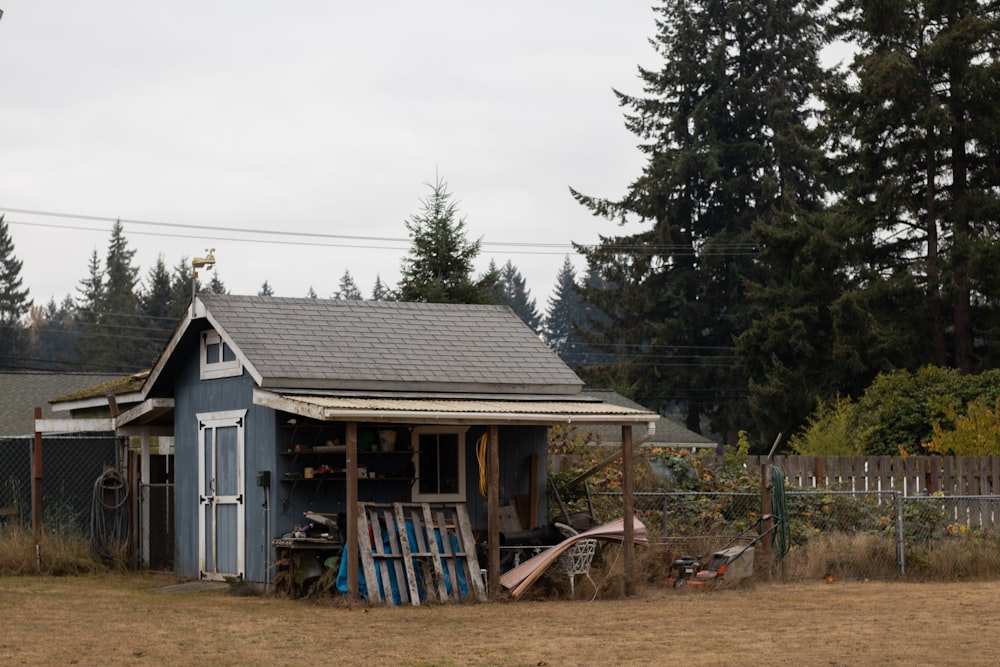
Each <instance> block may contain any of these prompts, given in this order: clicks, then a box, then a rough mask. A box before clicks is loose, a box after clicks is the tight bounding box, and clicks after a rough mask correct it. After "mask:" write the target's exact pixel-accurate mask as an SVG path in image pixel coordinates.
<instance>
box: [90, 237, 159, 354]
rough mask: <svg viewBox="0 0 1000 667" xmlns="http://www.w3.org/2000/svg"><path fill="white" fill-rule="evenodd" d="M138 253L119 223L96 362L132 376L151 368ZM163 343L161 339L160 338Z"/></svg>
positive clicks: (111, 245)
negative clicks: (140, 295) (136, 261)
mask: <svg viewBox="0 0 1000 667" xmlns="http://www.w3.org/2000/svg"><path fill="white" fill-rule="evenodd" d="M134 258H135V250H134V249H132V248H130V247H129V245H128V240H127V239H126V238H125V228H124V227H123V226H122V224H121V222H120V221H118V222H115V224H114V226H113V227H112V229H111V239H110V240H109V242H108V252H107V256H106V257H105V260H104V271H105V283H104V290H103V293H102V297H101V301H100V302H99V304H100V309H99V313H98V322H99V326H100V338H99V339H98V346H97V347H98V349H99V350H100V352H99V353H98V355H97V356H96V357H94V358H93V360H94V361H95V362H98V363H100V364H101V365H102V366H103V367H105V368H107V369H108V370H116V371H118V372H122V373H131V372H135V371H138V370H143V369H146V368H149V367H150V365H151V363H152V358H151V355H150V344H149V339H150V336H149V334H150V331H149V329H148V327H147V326H146V322H145V321H144V319H143V316H142V313H141V312H140V299H139V292H138V287H139V268H138V267H137V266H135V265H134V264H133V259H134ZM157 338H158V339H159V337H158V336H157Z"/></svg>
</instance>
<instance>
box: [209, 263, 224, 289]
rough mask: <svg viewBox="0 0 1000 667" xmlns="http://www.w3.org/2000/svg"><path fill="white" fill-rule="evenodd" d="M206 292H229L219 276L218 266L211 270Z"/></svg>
mask: <svg viewBox="0 0 1000 667" xmlns="http://www.w3.org/2000/svg"><path fill="white" fill-rule="evenodd" d="M208 293H209V294H229V290H227V289H226V285H225V284H224V283H223V282H222V279H221V278H219V268H218V267H216V268H215V270H214V271H212V279H211V280H209V281H208Z"/></svg>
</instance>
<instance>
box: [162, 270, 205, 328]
mask: <svg viewBox="0 0 1000 667" xmlns="http://www.w3.org/2000/svg"><path fill="white" fill-rule="evenodd" d="M193 274H194V269H193V268H192V266H191V260H190V258H188V257H181V259H180V261H179V262H177V263H176V264H174V270H173V273H171V275H170V292H171V295H172V296H171V298H170V315H171V317H173V319H174V320H175V321H177V320H179V319H180V318H181V317H183V316H184V311H185V310H187V309H188V308H189V307H190V306H191V281H192V280H195V288H196V290H197V291H199V292H200V291H201V282H200V281H199V280H198V279H197V278H194V276H193Z"/></svg>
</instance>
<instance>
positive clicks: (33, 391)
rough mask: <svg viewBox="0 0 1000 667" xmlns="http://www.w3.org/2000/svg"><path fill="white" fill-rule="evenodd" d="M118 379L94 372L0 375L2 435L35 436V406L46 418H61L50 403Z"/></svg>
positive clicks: (12, 373) (31, 372)
mask: <svg viewBox="0 0 1000 667" xmlns="http://www.w3.org/2000/svg"><path fill="white" fill-rule="evenodd" d="M116 377H117V376H115V375H98V374H94V373H45V372H36V371H25V372H11V373H0V436H11V435H16V436H24V435H32V434H34V432H35V408H36V407H40V408H42V418H43V419H52V418H53V417H58V416H62V415H56V414H54V413H53V412H52V409H51V407H50V406H49V400H51V399H53V398H56V397H59V396H65V395H67V394H72V393H74V392H77V391H80V390H81V389H86V388H87V387H92V386H94V385H97V384H100V383H102V382H107V381H109V380H113V379H115V378H116Z"/></svg>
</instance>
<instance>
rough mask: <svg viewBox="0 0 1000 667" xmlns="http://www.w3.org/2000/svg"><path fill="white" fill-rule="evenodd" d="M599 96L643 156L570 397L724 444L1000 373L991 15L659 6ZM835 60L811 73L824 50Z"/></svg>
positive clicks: (924, 9) (721, 4)
mask: <svg viewBox="0 0 1000 667" xmlns="http://www.w3.org/2000/svg"><path fill="white" fill-rule="evenodd" d="M655 11H656V13H657V19H656V34H655V36H654V37H653V39H652V40H651V42H652V44H653V45H654V46H655V47H656V49H657V52H658V53H659V55H660V60H659V66H658V67H649V68H646V67H640V68H639V80H640V82H641V84H642V92H641V93H639V94H628V93H624V92H616V95H617V99H618V101H619V103H620V105H621V106H622V108H623V109H624V110H625V124H626V127H627V128H628V129H629V130H630V131H631V132H632V133H633V134H634V135H635V136H636V137H637V138H638V140H639V149H640V150H641V151H642V152H643V154H644V155H645V157H646V161H645V164H644V166H643V167H642V170H641V173H640V174H638V175H637V176H636V177H635V178H634V180H633V181H632V182H631V183H630V184H629V186H628V187H627V188H626V190H625V192H624V194H622V195H621V196H619V197H599V196H593V195H590V194H586V193H582V192H579V191H576V190H573V191H572V194H573V196H574V197H575V198H576V199H577V200H578V201H579V202H580V203H581V204H582V205H583V206H585V207H587V208H588V209H589V210H590V211H592V212H593V214H594V215H597V216H600V217H603V218H607V219H608V220H610V221H613V222H619V223H629V224H634V225H637V226H638V227H639V228H640V231H638V232H636V233H622V234H619V235H613V234H608V235H607V236H604V237H602V239H601V242H600V243H599V244H597V245H596V246H594V247H580V248H579V250H580V252H582V253H583V254H584V255H585V256H586V258H587V261H588V266H589V267H590V269H591V270H594V271H596V273H597V275H598V276H600V278H601V279H602V280H601V281H600V284H599V285H597V286H595V287H587V288H585V300H586V301H587V302H589V303H591V304H593V305H594V306H596V307H597V308H599V309H600V310H601V311H602V312H603V313H604V315H605V317H606V320H605V321H604V322H603V323H598V326H597V327H596V329H595V331H594V332H592V334H591V335H590V336H589V337H588V340H589V341H590V342H592V343H593V344H596V345H598V346H599V347H600V348H602V349H613V350H614V351H615V352H616V358H615V360H614V361H613V363H611V364H607V365H605V366H604V367H602V368H593V369H589V372H588V373H587V377H588V378H589V379H592V380H593V379H595V378H598V379H601V380H603V383H605V384H610V385H613V386H615V387H618V388H620V389H621V390H622V391H625V392H627V393H629V394H630V395H632V396H634V397H635V398H636V399H637V400H639V401H640V402H641V403H644V404H646V405H649V406H650V407H653V408H657V409H660V410H663V411H669V410H672V409H677V410H679V411H680V412H681V413H682V414H683V415H684V417H685V418H686V421H687V425H688V426H689V427H690V428H692V429H693V430H696V431H697V430H701V429H703V428H705V427H706V426H707V427H708V428H709V429H710V430H711V431H714V432H716V433H720V434H723V435H724V436H725V439H726V440H727V441H728V442H735V441H736V437H737V432H738V431H739V430H743V429H746V430H748V431H750V433H751V434H752V436H753V437H754V439H755V440H756V442H758V443H760V445H764V444H769V443H770V442H771V441H772V439H774V438H775V437H776V436H777V434H778V433H779V432H784V433H785V434H786V435H788V434H790V433H794V432H796V431H797V430H799V429H800V427H801V426H802V425H803V424H804V423H805V422H806V420H807V419H808V417H809V415H810V414H811V413H813V411H814V410H816V409H817V407H819V406H821V405H822V404H823V403H824V401H831V400H835V398H836V397H837V396H838V395H839V396H842V397H851V396H853V397H858V396H859V395H861V394H862V393H863V392H864V391H865V390H866V389H867V388H868V387H869V385H870V384H871V383H872V382H873V380H874V379H875V378H876V377H878V376H879V374H881V373H888V372H893V371H897V370H900V369H911V370H913V369H917V368H920V367H922V366H925V365H935V366H939V367H950V368H954V369H957V370H958V371H959V372H960V373H962V374H971V373H978V372H982V371H984V370H987V369H991V368H995V367H997V366H998V364H1000V356H998V352H1000V347H998V343H1000V339H998V337H997V332H998V331H1000V282H998V281H997V280H996V274H997V271H998V267H1000V261H998V260H1000V243H998V222H1000V189H998V186H1000V160H998V157H1000V156H998V151H1000V122H998V121H1000V104H998V102H1000V62H998V54H1000V39H998V37H1000V31H998V26H1000V23H998V21H1000V4H998V3H995V2H980V1H975V0H950V1H949V2H934V1H931V0H868V1H866V2H858V1H857V0H839V1H837V2H834V3H826V2H822V1H820V0H772V1H770V2H766V3H764V2H758V1H757V0H725V1H724V0H662V1H661V2H659V3H658V4H657V6H656V8H655ZM837 42H842V43H845V44H848V45H850V47H851V48H852V49H853V55H852V56H851V58H850V59H849V60H848V61H846V62H845V63H842V64H837V65H835V66H832V67H825V66H823V64H822V60H821V52H822V51H823V49H825V48H827V47H828V46H830V45H832V44H834V43H837Z"/></svg>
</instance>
